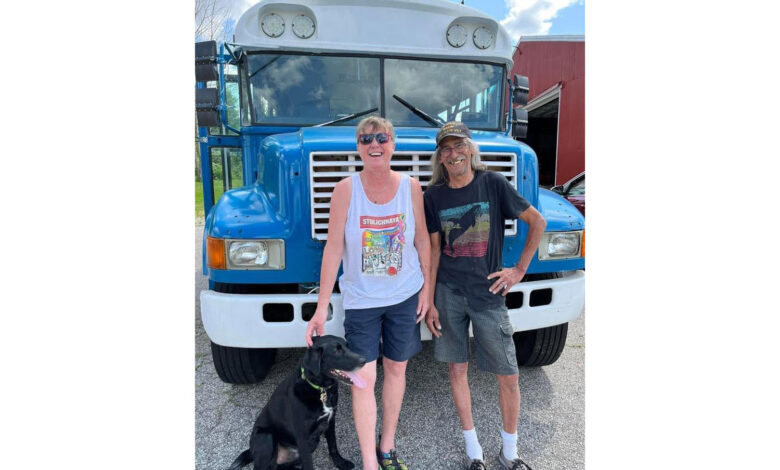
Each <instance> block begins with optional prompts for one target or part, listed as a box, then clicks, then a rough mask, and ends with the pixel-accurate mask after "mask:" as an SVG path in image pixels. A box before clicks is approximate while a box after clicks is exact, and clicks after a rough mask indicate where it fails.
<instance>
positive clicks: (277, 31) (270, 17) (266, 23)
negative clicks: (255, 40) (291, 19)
mask: <svg viewBox="0 0 780 470" xmlns="http://www.w3.org/2000/svg"><path fill="white" fill-rule="evenodd" d="M260 27H261V28H263V32H264V33H265V34H266V35H268V36H270V37H272V38H278V37H279V36H281V35H282V33H283V32H284V19H283V18H282V17H281V16H279V15H277V14H276V13H269V14H267V15H265V16H264V17H263V19H261V20H260Z"/></svg>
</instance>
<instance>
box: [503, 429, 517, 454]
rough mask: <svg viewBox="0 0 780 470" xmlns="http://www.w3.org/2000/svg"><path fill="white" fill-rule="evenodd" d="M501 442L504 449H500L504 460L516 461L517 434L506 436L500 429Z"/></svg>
mask: <svg viewBox="0 0 780 470" xmlns="http://www.w3.org/2000/svg"><path fill="white" fill-rule="evenodd" d="M501 440H502V441H504V447H503V448H502V450H503V452H504V458H505V459H507V460H509V461H512V460H514V459H516V458H517V457H518V456H517V433H514V434H507V433H505V432H504V430H503V429H502V430H501Z"/></svg>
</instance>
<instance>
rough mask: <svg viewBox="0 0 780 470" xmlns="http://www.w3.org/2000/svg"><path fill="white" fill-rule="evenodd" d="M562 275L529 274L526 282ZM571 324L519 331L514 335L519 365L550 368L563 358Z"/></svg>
mask: <svg viewBox="0 0 780 470" xmlns="http://www.w3.org/2000/svg"><path fill="white" fill-rule="evenodd" d="M561 276H562V273H557V272H554V273H538V274H527V275H526V276H525V279H524V281H539V280H542V279H557V278H559V277H561ZM568 331H569V324H568V323H563V324H561V325H555V326H549V327H546V328H539V329H537V330H528V331H518V332H517V333H514V334H513V335H512V339H513V340H514V343H515V353H516V355H517V365H519V366H525V367H541V366H548V365H550V364H552V363H554V362H555V361H557V360H558V358H559V357H561V353H562V352H563V348H564V347H565V346H566V334H567V333H568Z"/></svg>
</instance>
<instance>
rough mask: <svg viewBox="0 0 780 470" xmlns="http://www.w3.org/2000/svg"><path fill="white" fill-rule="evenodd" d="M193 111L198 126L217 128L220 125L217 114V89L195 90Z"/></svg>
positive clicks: (220, 121)
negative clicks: (196, 115) (196, 116)
mask: <svg viewBox="0 0 780 470" xmlns="http://www.w3.org/2000/svg"><path fill="white" fill-rule="evenodd" d="M195 111H196V112H197V114H198V125H199V126H203V127H217V126H221V125H222V120H221V119H220V115H219V114H220V113H219V89H217V88H198V89H196V90H195Z"/></svg>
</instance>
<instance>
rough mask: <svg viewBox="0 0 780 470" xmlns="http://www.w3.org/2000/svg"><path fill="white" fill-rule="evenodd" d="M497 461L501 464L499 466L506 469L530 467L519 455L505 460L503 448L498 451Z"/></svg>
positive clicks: (517, 469)
mask: <svg viewBox="0 0 780 470" xmlns="http://www.w3.org/2000/svg"><path fill="white" fill-rule="evenodd" d="M498 463H500V464H501V468H505V469H506V470H531V467H529V466H528V464H527V463H525V462H523V461H522V460H520V457H518V458H516V459H514V460H507V458H506V457H504V449H501V451H499V453H498Z"/></svg>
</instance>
